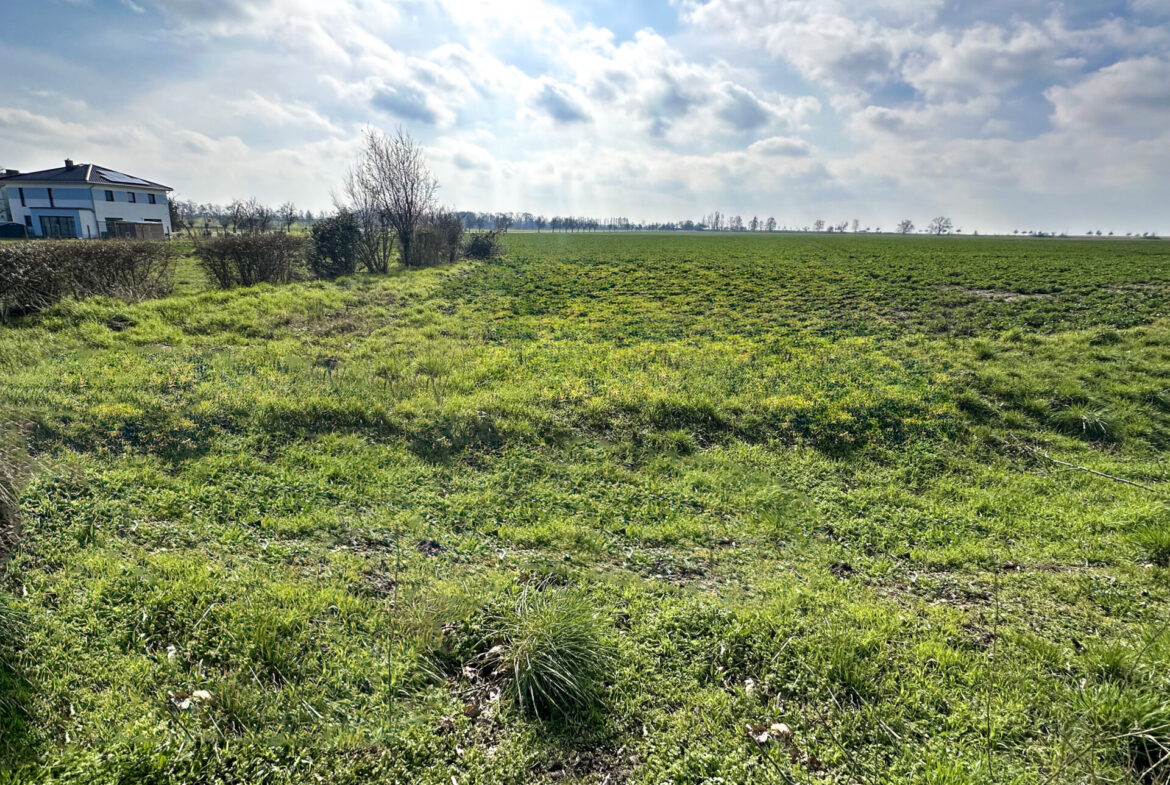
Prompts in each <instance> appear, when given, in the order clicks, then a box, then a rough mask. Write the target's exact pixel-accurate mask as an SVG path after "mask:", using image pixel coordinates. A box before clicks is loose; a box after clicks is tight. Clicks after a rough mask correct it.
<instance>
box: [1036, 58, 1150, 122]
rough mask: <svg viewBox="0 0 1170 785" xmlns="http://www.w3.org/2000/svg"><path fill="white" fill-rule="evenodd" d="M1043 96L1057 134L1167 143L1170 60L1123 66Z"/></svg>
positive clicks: (1124, 63)
mask: <svg viewBox="0 0 1170 785" xmlns="http://www.w3.org/2000/svg"><path fill="white" fill-rule="evenodd" d="M1045 95H1046V96H1047V97H1048V100H1050V101H1051V102H1052V105H1053V107H1054V109H1053V113H1052V119H1053V122H1054V124H1055V125H1056V126H1057V127H1059V128H1061V129H1065V130H1068V131H1073V132H1081V133H1095V134H1099V135H1102V136H1107V137H1114V138H1117V137H1128V138H1135V139H1148V138H1152V137H1158V136H1162V137H1165V138H1167V139H1168V143H1170V60H1166V59H1161V58H1157V57H1143V58H1139V59H1136V60H1124V61H1122V62H1119V63H1114V64H1113V65H1110V66H1107V67H1106V68H1102V69H1101V70H1099V71H1097V72H1095V73H1093V74H1090V75H1089V76H1087V77H1085V78H1084V79H1083V80H1081V81H1080V82H1077V83H1076V84H1074V85H1072V86H1071V87H1060V86H1056V87H1052V88H1049V90H1048V91H1047V92H1046V93H1045Z"/></svg>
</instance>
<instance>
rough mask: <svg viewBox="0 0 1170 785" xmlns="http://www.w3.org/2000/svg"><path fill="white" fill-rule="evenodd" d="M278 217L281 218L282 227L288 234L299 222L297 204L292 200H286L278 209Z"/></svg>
mask: <svg viewBox="0 0 1170 785" xmlns="http://www.w3.org/2000/svg"><path fill="white" fill-rule="evenodd" d="M276 217H277V218H278V219H279V220H280V227H281V229H283V230H284V233H285V234H288V230H289V229H291V228H292V225H293V224H294V223H296V222H297V206H296V205H295V204H293V203H292V202H285V203H284V204H282V205H281V206H280V207H278V208H277V210H276Z"/></svg>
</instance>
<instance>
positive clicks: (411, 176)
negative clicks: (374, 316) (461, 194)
mask: <svg viewBox="0 0 1170 785" xmlns="http://www.w3.org/2000/svg"><path fill="white" fill-rule="evenodd" d="M353 179H354V181H355V183H356V185H357V187H358V188H360V189H361V190H362V191H365V192H366V194H367V195H368V196H367V201H368V202H370V203H371V204H372V205H373V206H374V207H375V208H376V209H377V210H378V212H380V213H381V214H382V216H383V217H384V219H385V221H386V223H387V224H389V226H391V227H392V228H393V229H394V231H395V233H396V234H397V235H398V242H399V244H400V245H401V247H402V262H403V264H406V265H411V264H414V262H415V259H414V257H413V256H412V255H411V249H412V247H413V242H414V234H415V232H416V231H418V228H419V227H420V226H421V225H422V223H423V222H424V221H425V220H426V218H427V216H429V215H430V214H431V213H432V212H433V211H434V209H435V193H436V192H437V191H438V190H439V184H438V183H437V182H436V181H435V178H434V177H432V176H431V172H430V170H429V169H427V165H426V161H425V159H424V158H423V152H422V148H421V147H419V146H418V144H416V143H415V141H414V139H413V138H412V137H411V136H410V134H408V133H406V131H405V130H403V128H402V127H401V126H399V128H398V131H397V133H396V134H395V136H393V137H387V136H385V135H383V134H382V133H380V132H379V131H375V130H373V129H370V130H368V131H366V141H365V148H364V149H363V150H362V153H361V156H360V157H359V158H358V162H357V165H356V166H355V167H354V169H353Z"/></svg>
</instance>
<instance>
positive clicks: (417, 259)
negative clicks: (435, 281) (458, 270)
mask: <svg viewBox="0 0 1170 785" xmlns="http://www.w3.org/2000/svg"><path fill="white" fill-rule="evenodd" d="M462 252H463V222H462V221H461V220H460V219H459V217H458V216H457V215H455V214H454V213H447V212H442V213H436V214H435V215H433V216H431V217H430V219H429V220H428V221H427V223H426V224H425V225H423V226H421V227H419V229H418V231H416V232H415V233H414V242H413V243H411V249H410V256H411V259H410V262H409V263H410V264H411V265H412V266H414V267H428V266H433V265H436V264H451V263H453V262H456V261H458V260H459V257H460V255H461V254H462Z"/></svg>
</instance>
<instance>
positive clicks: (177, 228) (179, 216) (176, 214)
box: [167, 199, 191, 232]
mask: <svg viewBox="0 0 1170 785" xmlns="http://www.w3.org/2000/svg"><path fill="white" fill-rule="evenodd" d="M167 212H169V213H170V216H171V231H172V232H181V231H183V230H184V229H190V227H191V225H190V224H189V223H188V222H187V220H186V219H185V218H184V217H183V211H182V210H181V209H180V207H179V201H178V200H177V199H171V200H170V201H168V202H167Z"/></svg>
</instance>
